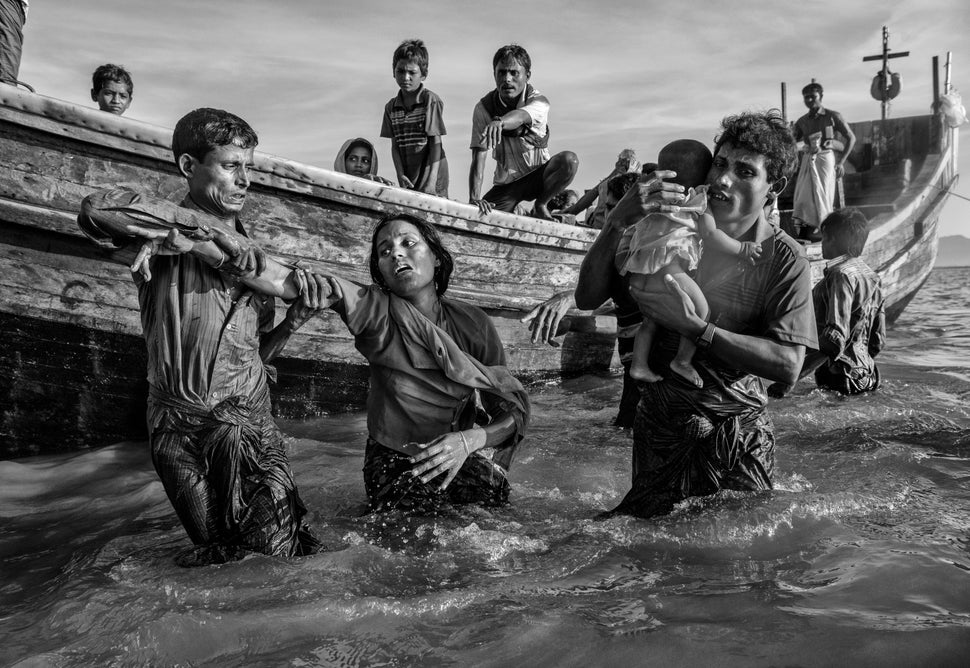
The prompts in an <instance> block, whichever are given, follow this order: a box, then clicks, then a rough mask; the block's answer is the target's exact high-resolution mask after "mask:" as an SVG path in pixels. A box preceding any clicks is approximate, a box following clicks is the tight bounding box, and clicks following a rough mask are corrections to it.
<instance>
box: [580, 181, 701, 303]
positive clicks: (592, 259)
mask: <svg viewBox="0 0 970 668" xmlns="http://www.w3.org/2000/svg"><path fill="white" fill-rule="evenodd" d="M674 176H676V174H675V173H674V172H669V171H655V172H653V173H652V174H649V175H644V176H643V177H642V179H641V181H640V182H639V183H637V184H636V185H634V186H633V187H632V188H630V189H629V190H628V191H627V192H626V194H625V195H624V196H623V197H622V198H621V199H620V201H619V202H618V203H617V205H616V207H614V208H613V210H612V211H611V212H610V215H609V216H608V217H607V219H606V224H605V225H603V229H602V230H600V234H599V236H598V237H596V241H594V242H593V245H592V246H590V249H589V251H587V253H586V257H584V258H583V264H582V266H581V267H580V269H579V281H578V283H577V285H576V306H577V307H578V308H581V309H595V308H599V307H600V306H601V305H602V304H603V303H604V302H605V301H606V300H607V299H609V298H610V285H611V283H612V281H613V273H614V270H613V258H614V257H615V256H616V247H617V245H619V243H620V237H621V236H622V235H623V230H624V229H626V228H627V227H629V226H630V225H633V224H635V223H636V222H637V221H638V220H640V219H641V218H643V217H644V216H645V215H647V214H650V213H657V212H660V213H670V212H674V211H677V205H678V204H680V203H681V202H683V200H684V196H683V194H682V193H683V192H684V188H683V186H680V185H678V184H676V183H670V182H666V181H664V180H663V179H665V178H672V177H674Z"/></svg>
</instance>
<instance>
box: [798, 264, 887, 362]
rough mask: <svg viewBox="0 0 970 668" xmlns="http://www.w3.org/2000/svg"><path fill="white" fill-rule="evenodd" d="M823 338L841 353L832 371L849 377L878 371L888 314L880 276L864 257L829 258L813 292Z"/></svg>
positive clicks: (817, 318)
mask: <svg viewBox="0 0 970 668" xmlns="http://www.w3.org/2000/svg"><path fill="white" fill-rule="evenodd" d="M812 296H813V300H814V303H815V317H816V323H817V327H818V335H819V338H820V339H824V340H825V341H826V342H827V343H828V344H829V345H830V346H831V347H832V348H835V349H837V350H839V351H840V352H839V354H838V355H837V356H836V357H834V358H832V359H830V360H829V364H828V366H829V371H830V372H837V373H838V374H839V375H843V376H845V377H846V378H847V379H853V378H854V379H857V380H861V379H865V378H868V377H870V376H872V374H873V373H874V372H875V367H876V363H875V361H874V360H873V359H872V358H873V356H874V355H876V354H878V353H879V351H880V350H882V347H883V345H884V344H885V340H886V317H885V312H884V301H883V296H882V288H881V286H880V282H879V277H878V276H877V275H876V272H874V271H873V270H872V269H871V268H870V267H869V265H867V264H866V263H865V262H864V261H863V260H862V259H861V258H858V257H849V256H847V255H845V256H842V257H839V258H836V259H834V260H832V261H831V262H829V264H828V265H827V266H826V268H825V273H824V276H823V277H822V280H821V281H819V282H818V284H817V285H816V286H815V289H814V290H813V292H812Z"/></svg>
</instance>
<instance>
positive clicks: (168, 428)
mask: <svg viewBox="0 0 970 668" xmlns="http://www.w3.org/2000/svg"><path fill="white" fill-rule="evenodd" d="M257 141H258V140H257V137H256V133H255V132H254V131H253V129H252V128H251V127H250V126H249V124H248V123H246V122H245V121H244V120H242V119H241V118H239V117H238V116H235V115H233V114H231V113H229V112H226V111H222V110H219V109H196V110H195V111H192V112H190V113H188V114H186V115H185V116H184V117H183V118H182V119H181V120H179V122H178V124H177V125H176V126H175V132H174V134H173V137H172V151H173V153H174V155H175V161H176V165H177V166H178V169H179V171H180V172H181V174H182V175H183V176H184V177H185V179H186V181H187V183H188V189H189V190H188V194H187V195H186V196H185V198H184V199H183V200H182V203H181V208H178V207H174V206H171V205H169V206H170V207H171V208H172V209H174V210H175V212H176V213H175V216H174V218H175V221H174V222H175V223H178V222H179V216H185V217H186V218H187V219H191V217H192V215H193V213H192V212H195V211H200V212H204V213H206V214H210V215H209V216H208V217H206V221H207V222H208V223H210V224H211V225H212V231H213V233H217V236H220V237H221V238H223V239H225V238H227V237H230V236H231V237H233V238H235V239H236V240H237V242H242V244H243V245H242V247H238V246H237V247H236V252H231V253H230V254H228V255H227V254H226V253H224V252H223V251H222V250H220V248H219V247H217V246H216V245H215V244H213V243H212V242H211V241H209V242H207V243H201V242H200V243H198V244H196V243H193V242H192V241H190V240H188V239H186V237H185V236H182V235H179V234H178V233H177V232H171V233H169V234H168V236H167V237H165V240H164V242H162V243H159V242H158V240H156V241H154V242H149V243H146V244H145V246H143V247H142V252H140V253H139V256H138V258H137V259H136V261H135V263H134V265H132V268H133V272H134V277H135V282H136V284H137V286H138V301H139V304H140V306H141V319H142V327H143V329H144V335H145V341H146V343H147V348H148V382H149V388H150V389H149V399H148V428H149V439H150V444H151V450H152V461H153V463H154V465H155V470H156V471H157V472H158V475H159V477H160V478H161V480H162V483H163V485H164V487H165V491H166V493H167V494H168V497H169V500H170V501H171V502H172V505H173V506H174V508H175V511H176V513H177V515H178V517H179V519H180V520H181V522H182V525H183V526H184V527H185V530H186V532H187V533H188V534H189V537H190V538H191V539H192V542H193V543H195V545H196V546H197V547H196V549H195V550H193V551H191V552H190V553H186V554H183V555H181V556H180V557H179V562H180V563H181V564H183V565H197V564H204V563H220V562H223V561H226V560H229V559H234V558H238V557H241V556H244V555H245V554H246V553H249V552H258V553H263V554H271V555H278V556H292V555H299V554H307V553H309V552H312V551H314V550H315V549H316V548H317V547H318V545H319V544H318V542H317V541H316V539H315V538H314V537H313V536H312V535H311V534H310V533H309V531H308V530H307V526H306V524H305V522H304V520H303V517H304V515H305V514H306V508H305V507H304V505H303V502H302V501H301V499H300V496H299V494H298V492H297V489H296V485H295V483H294V481H293V476H292V474H291V472H290V468H289V463H288V461H287V456H286V451H285V448H284V443H283V435H282V433H281V432H280V430H279V429H278V428H277V426H276V424H275V422H274V421H273V417H272V415H271V412H270V397H269V389H268V387H267V375H266V371H265V370H264V366H263V363H264V360H268V359H270V358H271V357H273V356H274V355H275V354H276V353H278V352H279V351H280V350H281V349H282V347H283V345H284V344H285V342H286V340H287V339H288V338H289V337H290V335H291V334H292V333H293V332H294V331H295V330H296V329H298V328H299V327H300V326H301V325H303V324H304V323H305V322H306V321H307V320H308V319H309V318H310V317H311V316H312V315H313V314H314V313H315V312H317V310H319V309H320V308H322V307H323V306H324V304H323V303H322V301H321V299H320V297H322V296H325V295H324V293H328V290H327V288H326V286H325V285H324V283H325V281H326V279H323V278H322V277H319V276H313V275H309V274H307V273H306V272H305V271H303V270H291V269H290V268H285V267H282V265H279V264H278V263H276V262H275V261H271V260H270V259H269V258H265V257H264V256H263V254H262V251H260V250H259V249H258V248H256V247H255V246H252V245H248V244H247V243H246V241H245V237H246V231H245V228H244V227H243V226H242V223H241V222H240V220H239V213H240V211H241V210H242V208H243V204H244V203H245V201H246V196H247V191H248V189H249V184H250V180H249V170H250V169H251V168H252V166H253V151H254V148H255V146H256V143H257ZM119 192H121V193H122V194H120V195H119ZM131 199H132V196H131V194H130V193H123V191H108V192H102V193H96V194H95V195H92V196H89V197H88V198H86V199H85V201H84V204H83V205H82V213H81V216H80V217H79V219H78V222H79V224H80V225H81V227H82V229H83V230H84V231H85V233H87V234H88V235H89V236H90V237H91V238H92V239H93V240H94V241H95V242H96V243H98V244H99V245H101V246H102V247H105V248H108V249H112V248H121V247H128V248H132V249H134V248H137V247H138V246H141V244H142V240H141V239H140V238H139V235H138V234H137V233H135V236H132V233H133V228H132V227H131V226H130V225H132V224H134V225H136V226H137V225H138V224H139V223H141V222H143V221H145V220H146V219H149V218H152V219H154V218H159V219H161V218H164V216H157V217H153V215H152V214H153V211H154V210H153V209H152V205H151V204H145V203H144V202H142V201H140V200H139V201H134V200H132V202H133V203H132V204H131V205H129V202H128V200H131ZM164 204H166V203H162V204H159V205H157V206H158V207H159V208H163V205H164ZM139 206H141V207H142V208H141V209H139ZM119 207H120V209H119ZM119 210H120V211H121V213H120V214H119V213H118V212H119ZM133 210H134V211H139V212H140V213H142V214H144V215H141V216H137V217H136V216H132V215H130V213H128V212H131V211H133ZM179 212H182V213H179ZM112 216H114V218H112ZM119 219H120V221H119ZM169 222H172V221H169ZM184 229H185V228H183V230H184ZM160 234H161V235H162V236H164V235H165V233H164V232H161V233H160ZM268 262H271V263H272V265H273V267H274V268H275V270H276V271H277V274H278V277H277V278H276V279H275V280H276V286H277V288H278V289H277V290H276V291H275V293H276V294H279V295H281V296H283V297H284V298H286V297H290V298H292V297H295V296H296V291H295V290H296V289H295V288H294V286H295V285H296V284H300V286H302V288H304V289H305V290H304V292H303V296H302V297H301V298H299V299H297V300H296V301H295V302H294V303H293V305H292V306H291V307H290V309H289V310H288V311H287V314H286V318H285V319H284V320H283V321H282V322H281V323H280V324H279V325H278V326H277V327H276V328H272V323H273V316H274V312H275V309H274V307H273V299H272V297H269V298H267V297H265V296H263V295H261V294H257V293H256V292H254V290H253V289H251V286H252V281H251V280H250V278H251V277H253V276H256V277H257V278H259V277H260V276H263V275H264V274H268V271H264V267H266V265H267V263H268ZM136 269H140V271H136ZM247 277H250V278H247ZM284 281H286V282H288V285H286V287H285V288H284V287H283V285H284ZM307 281H309V284H308V283H307ZM270 292H273V291H270ZM271 328H272V329H271Z"/></svg>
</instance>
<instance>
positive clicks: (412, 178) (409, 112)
mask: <svg viewBox="0 0 970 668" xmlns="http://www.w3.org/2000/svg"><path fill="white" fill-rule="evenodd" d="M392 72H393V74H394V80H395V81H396V82H397V85H398V87H399V88H400V89H401V90H400V92H399V93H398V94H397V95H396V96H394V97H393V98H391V100H390V101H389V102H388V103H387V105H385V107H384V122H383V125H382V126H381V137H390V139H391V157H392V158H393V159H394V169H395V171H396V172H397V182H398V185H399V186H401V187H402V188H408V189H410V190H417V191H419V192H423V193H428V194H431V195H437V196H438V197H448V159H447V158H446V157H445V150H444V147H443V146H442V144H441V137H442V136H443V135H444V134H446V132H445V121H444V116H443V113H444V105H443V104H442V102H441V98H440V97H438V96H437V95H435V94H434V93H432V92H431V91H430V90H428V89H427V88H425V87H424V80H425V79H426V78H427V76H428V49H427V48H426V47H425V46H424V42H422V41H421V40H420V39H408V40H404V41H403V42H401V44H400V46H398V47H397V49H396V50H395V51H394V57H393V59H392Z"/></svg>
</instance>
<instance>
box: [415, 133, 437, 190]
mask: <svg viewBox="0 0 970 668" xmlns="http://www.w3.org/2000/svg"><path fill="white" fill-rule="evenodd" d="M441 154H442V150H441V137H440V136H438V135H434V136H431V137H428V161H427V163H426V164H425V166H424V169H423V170H422V173H421V178H420V180H419V182H418V183H417V184H416V186H417V189H418V190H420V191H421V192H425V193H429V194H431V195H434V194H435V189H436V187H437V185H438V170H439V169H440V167H441Z"/></svg>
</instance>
